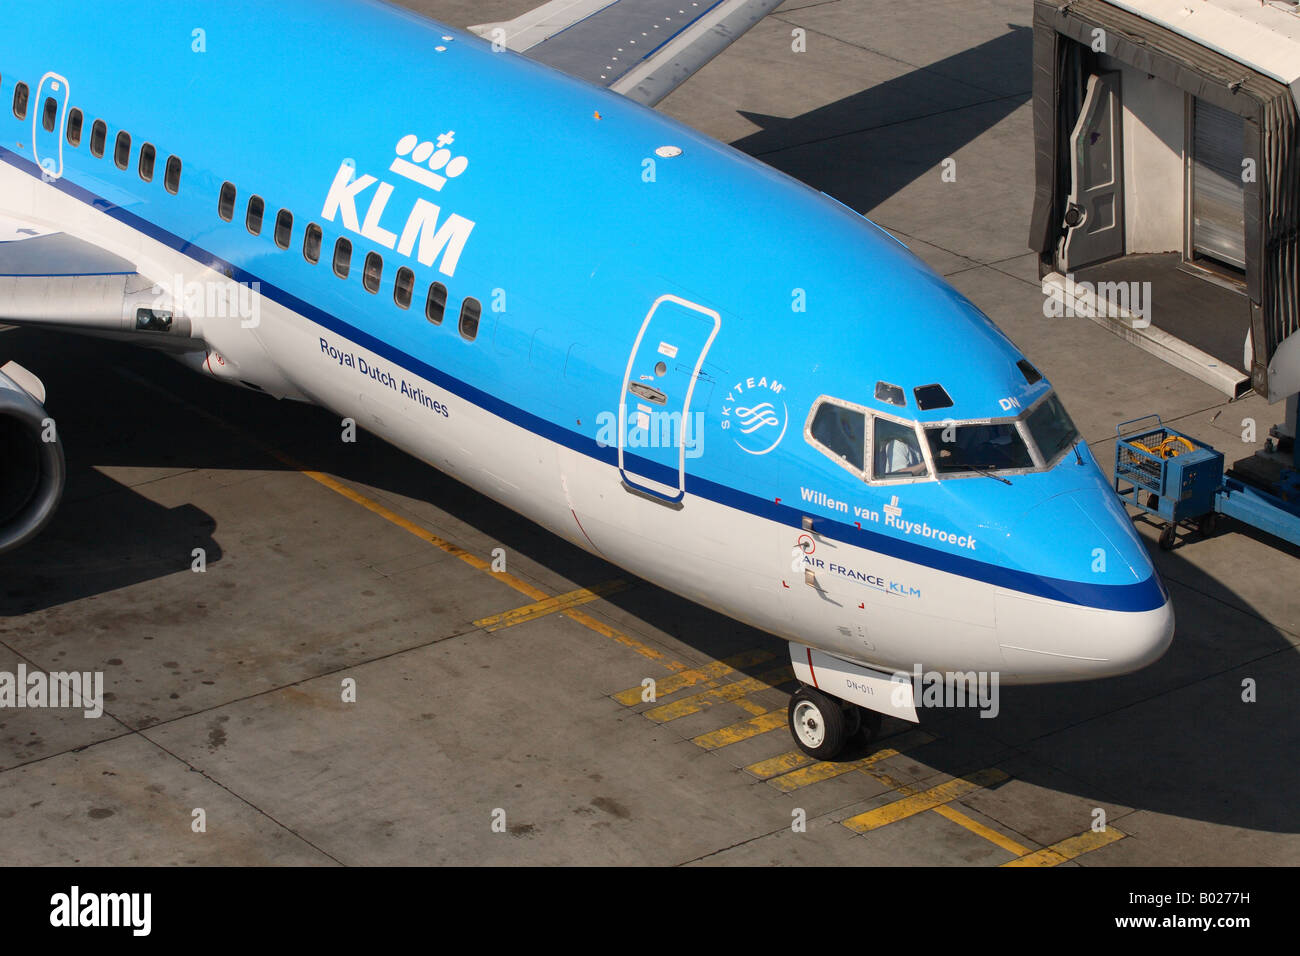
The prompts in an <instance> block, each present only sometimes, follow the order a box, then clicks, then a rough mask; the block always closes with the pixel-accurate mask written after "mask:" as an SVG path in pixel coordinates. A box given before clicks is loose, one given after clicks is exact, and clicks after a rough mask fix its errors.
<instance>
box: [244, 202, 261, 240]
mask: <svg viewBox="0 0 1300 956" xmlns="http://www.w3.org/2000/svg"><path fill="white" fill-rule="evenodd" d="M265 215H266V200H265V199H263V198H262V197H261V196H249V197H248V213H247V214H246V215H245V216H244V225H245V226H246V227H247V228H248V231H249V232H251V233H252V234H253V235H255V236H260V235H261V234H262V217H263V216H265Z"/></svg>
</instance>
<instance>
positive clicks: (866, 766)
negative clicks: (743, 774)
mask: <svg viewBox="0 0 1300 956" xmlns="http://www.w3.org/2000/svg"><path fill="white" fill-rule="evenodd" d="M932 740H934V736H933V735H932V734H927V733H926V732H925V731H924V730H909V731H907V732H906V733H903V734H900V735H899V736H898V737H895V738H894V739H892V740H891V741H890V742H889V743H890V746H888V747H885V748H883V749H881V750H877V751H876V752H875V753H873V754H868V755H867V756H865V757H862V758H860V759H858V760H847V761H844V762H842V763H829V762H827V761H824V760H814V759H813V758H812V757H809V756H808V755H806V754H805V753H804V752H803V751H801V750H792V751H790V752H789V753H785V754H781V755H780V756H779V757H773V758H771V759H770V760H763V761H760V762H759V763H756V764H751V765H750V766H748V767H746V768H745V769H746V770H747V771H749V772H750V773H752V774H754V776H756V777H759V779H764V778H765V777H766V778H767V783H768V785H769V786H772V787H775V788H776V789H777V790H780V791H781V792H782V793H790V792H792V791H794V790H798V789H800V788H801V787H807V786H809V785H810V784H814V783H821V782H822V781H823V780H831V779H833V778H835V777H839V776H842V775H844V774H846V773H851V772H853V771H854V770H864V771H867V772H870V773H872V774H873V775H874V776H876V777H878V778H879V779H881V780H883V781H884V782H885V783H886V784H889V785H890V786H894V785H895V784H894V782H893V781H892V780H891V779H890V778H888V777H887V776H885V775H884V774H882V773H880V772H879V771H873V770H872V769H871V768H872V767H874V766H875V765H876V764H878V763H880V762H881V761H882V760H888V759H889V758H890V757H897V756H898V755H899V754H901V753H905V752H907V751H909V750H912V749H914V748H916V747H919V746H921V745H922V744H928V743H929V742H930V741H932ZM782 764H787V765H792V766H793V767H794V769H793V770H791V771H790V772H789V773H785V772H783V771H781V770H780V769H778V768H779V767H780V766H781V765H782ZM800 764H802V766H800ZM773 772H775V773H773Z"/></svg>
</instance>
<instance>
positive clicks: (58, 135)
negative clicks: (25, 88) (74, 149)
mask: <svg viewBox="0 0 1300 956" xmlns="http://www.w3.org/2000/svg"><path fill="white" fill-rule="evenodd" d="M47 84H49V85H50V87H51V89H49V90H48V91H47V90H46V85H47ZM51 96H52V97H54V98H55V99H56V100H60V103H59V118H58V119H57V120H56V121H55V123H54V129H53V130H52V131H48V132H47V131H44V130H42V129H41V117H42V116H44V115H45V100H46V99H47V98H49V97H51ZM71 102H72V97H71V95H70V94H69V83H68V81H67V79H66V78H65V77H63V76H61V75H59V74H58V73H54V72H50V73H46V74H45V75H44V76H42V77H41V82H40V83H38V84H37V86H36V100H35V102H34V103H33V104H32V156H33V157H34V158H35V160H36V165H37V166H39V167H40V169H41V174H42V175H43V176H44V177H45V178H46V179H47V180H55V179H62V178H63V139H64V134H65V132H66V131H67V126H68V104H69V103H71ZM43 132H44V134H45V135H44V136H42V135H41V134H42V133H43ZM49 136H53V137H54V138H55V142H57V143H58V150H59V151H58V162H57V165H50V166H47V165H46V161H50V162H53V161H54V157H53V156H47V157H45V158H44V159H42V157H41V141H42V139H45V138H47V137H49Z"/></svg>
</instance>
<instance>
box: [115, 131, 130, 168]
mask: <svg viewBox="0 0 1300 956" xmlns="http://www.w3.org/2000/svg"><path fill="white" fill-rule="evenodd" d="M113 162H114V163H115V164H116V166H117V168H118V169H126V168H127V167H128V166H130V165H131V134H130V133H128V132H127V131H126V130H122V131H121V132H120V133H118V134H117V142H116V143H114V144H113Z"/></svg>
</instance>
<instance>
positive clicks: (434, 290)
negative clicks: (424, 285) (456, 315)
mask: <svg viewBox="0 0 1300 956" xmlns="http://www.w3.org/2000/svg"><path fill="white" fill-rule="evenodd" d="M446 311H447V287H446V286H445V285H443V284H442V283H441V282H435V283H433V284H432V285H431V286H429V295H428V296H427V297H426V298H425V300H424V317H425V318H426V319H428V320H429V321H430V322H432V323H433V324H434V325H442V316H443V313H445V312H446Z"/></svg>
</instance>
